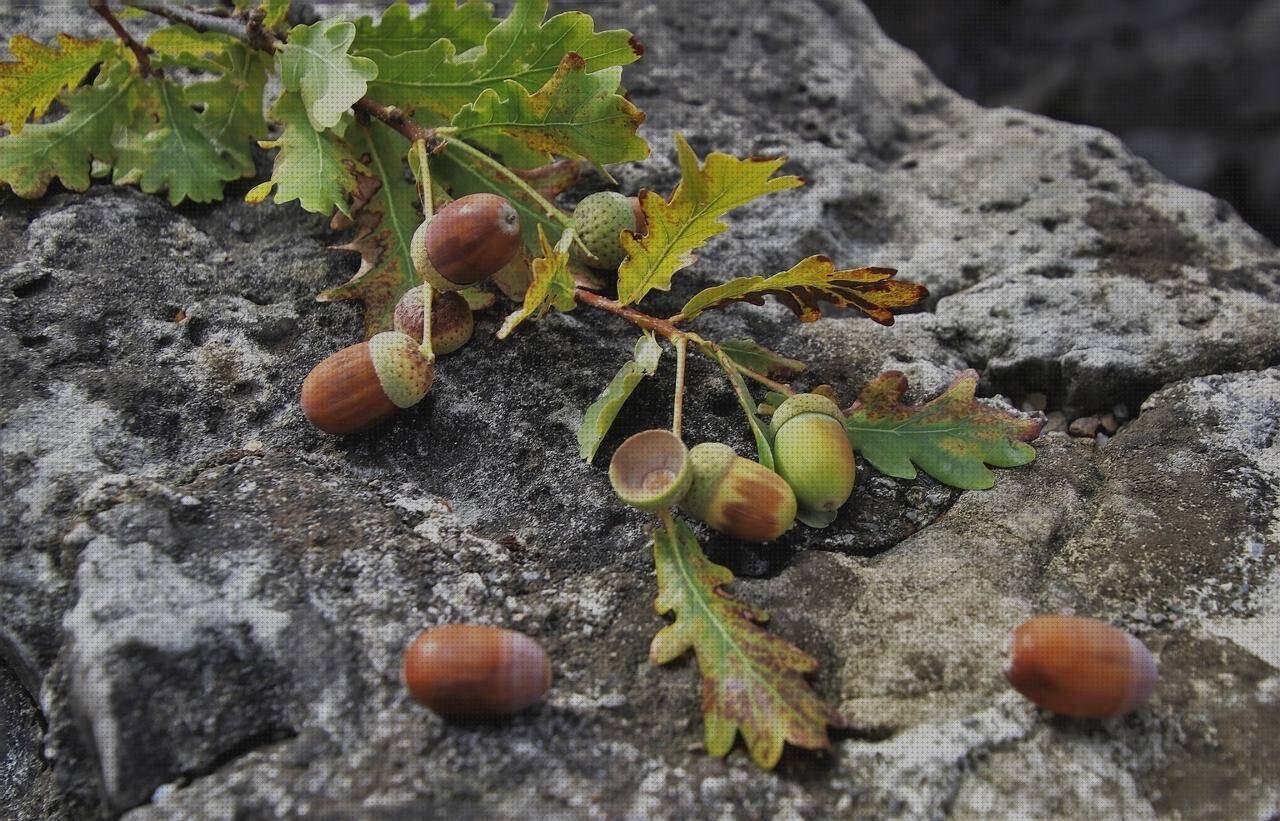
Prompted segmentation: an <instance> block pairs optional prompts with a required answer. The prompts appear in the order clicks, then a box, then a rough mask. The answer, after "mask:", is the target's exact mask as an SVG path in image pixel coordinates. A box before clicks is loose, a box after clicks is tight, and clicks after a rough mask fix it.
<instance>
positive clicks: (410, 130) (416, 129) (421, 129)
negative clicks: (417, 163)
mask: <svg viewBox="0 0 1280 821" xmlns="http://www.w3.org/2000/svg"><path fill="white" fill-rule="evenodd" d="M351 107H352V108H354V109H355V110H356V111H357V112H364V113H365V114H368V115H369V116H370V117H373V118H374V119H375V120H381V121H382V122H384V123H386V124H387V125H389V126H390V127H391V128H393V129H395V130H396V131H398V132H400V134H401V135H402V136H403V137H404V138H405V139H406V140H408V141H409V142H411V143H416V142H418V141H419V140H421V141H422V142H424V143H426V144H427V151H428V152H430V153H435V152H436V151H437V150H438V149H439V147H440V140H438V139H437V138H436V130H435V129H434V128H426V127H425V126H421V125H418V124H417V123H415V122H414V121H413V120H411V119H409V117H408V115H406V114H405V113H404V112H403V111H401V110H400V109H398V108H396V107H395V106H385V105H383V104H382V103H379V102H377V101H376V100H372V99H370V98H368V97H361V98H360V99H358V100H356V101H355V103H353V104H352V106H351Z"/></svg>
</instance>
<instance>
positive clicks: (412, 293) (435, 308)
mask: <svg viewBox="0 0 1280 821" xmlns="http://www.w3.org/2000/svg"><path fill="white" fill-rule="evenodd" d="M428 287H430V286H428V285H419V286H418V287H416V288H410V289H409V290H408V291H405V293H404V296H402V297H400V301H399V302H397V303H396V312H395V318H394V319H393V327H394V328H395V329H396V330H397V331H400V332H401V333H406V334H408V335H409V336H411V337H413V338H414V339H415V340H417V341H418V342H419V343H421V342H422V320H423V310H422V297H423V293H424V289H425V288H428ZM475 328H476V321H475V317H473V316H472V315H471V306H470V305H468V304H467V299H466V297H464V296H462V295H461V294H459V293H458V292H456V291H446V292H444V293H438V294H435V295H434V296H433V297H432V299H431V350H432V352H433V353H435V354H436V356H444V355H445V354H450V353H453V352H454V351H456V350H458V349H459V348H461V347H462V346H463V345H465V344H467V343H468V342H469V341H471V335H472V334H473V333H474V332H475Z"/></svg>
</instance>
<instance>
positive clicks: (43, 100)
mask: <svg viewBox="0 0 1280 821" xmlns="http://www.w3.org/2000/svg"><path fill="white" fill-rule="evenodd" d="M115 50H116V45H115V44H114V43H111V42H107V41H103V40H77V39H76V38H75V37H71V36H70V35H67V34H59V35H58V43H57V47H56V48H51V47H49V46H46V45H43V44H41V43H39V42H37V41H35V40H32V39H31V38H30V37H26V36H24V35H21V34H20V35H18V36H17V37H14V38H13V39H11V40H10V41H9V51H11V52H13V56H14V57H16V58H17V59H16V60H12V61H5V62H0V125H4V126H7V127H8V129H9V131H10V132H11V133H13V134H18V133H20V132H21V131H22V127H23V126H24V125H25V124H26V122H27V118H28V117H40V116H42V115H43V114H44V113H45V112H46V111H48V110H49V104H50V103H52V102H53V101H54V99H55V98H56V97H57V96H58V94H59V93H61V91H62V90H63V89H64V88H74V87H75V86H76V85H78V84H79V83H80V81H81V80H83V79H84V77H85V75H86V74H88V73H89V69H91V68H93V67H94V66H95V65H97V64H98V63H100V62H102V61H103V60H105V59H106V58H107V57H109V56H110V55H111V54H112V53H114V52H115Z"/></svg>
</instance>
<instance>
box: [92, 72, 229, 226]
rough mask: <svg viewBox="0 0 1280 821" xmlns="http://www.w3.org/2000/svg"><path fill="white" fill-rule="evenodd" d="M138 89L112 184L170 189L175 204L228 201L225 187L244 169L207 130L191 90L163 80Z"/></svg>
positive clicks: (120, 132)
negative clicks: (203, 127)
mask: <svg viewBox="0 0 1280 821" xmlns="http://www.w3.org/2000/svg"><path fill="white" fill-rule="evenodd" d="M137 90H138V94H137V98H136V100H135V101H134V102H133V103H132V105H131V108H132V114H133V116H132V119H131V120H130V121H129V123H128V124H127V125H126V126H124V127H123V128H120V129H117V131H116V133H115V135H114V138H113V143H114V145H115V149H116V163H115V170H114V171H113V174H112V181H113V182H116V183H121V184H123V183H136V184H137V185H138V187H139V188H141V189H142V190H143V191H145V192H146V193H148V194H154V193H157V192H159V191H167V192H168V194H169V203H170V204H171V205H177V204H178V203H180V202H182V201H183V200H191V201H192V202H213V201H214V200H220V199H222V186H223V184H224V183H226V182H229V181H231V180H235V179H239V178H240V177H241V176H242V175H243V170H242V168H241V165H240V163H239V162H237V161H236V160H235V159H233V158H232V157H229V156H227V155H226V154H225V153H223V151H222V150H221V147H220V146H219V145H218V144H216V143H214V142H213V141H212V140H211V139H210V138H209V136H208V135H206V134H205V133H204V131H203V130H202V129H201V122H200V118H201V114H199V113H197V112H196V110H195V108H194V107H193V105H192V102H193V101H192V100H190V99H188V98H187V92H186V89H184V88H183V87H182V86H180V85H177V84H176V83H172V82H170V81H168V80H165V79H158V80H155V81H153V82H148V83H140V84H139V85H138V87H137Z"/></svg>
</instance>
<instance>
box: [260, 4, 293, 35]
mask: <svg viewBox="0 0 1280 821" xmlns="http://www.w3.org/2000/svg"><path fill="white" fill-rule="evenodd" d="M259 8H261V9H262V11H263V12H264V13H265V16H264V17H263V19H262V22H263V24H264V25H265V26H266V27H267V28H269V29H273V28H275V27H276V26H278V25H280V24H281V23H283V22H284V21H285V20H286V19H288V17H289V0H262V5H261V6H260V7H259Z"/></svg>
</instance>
